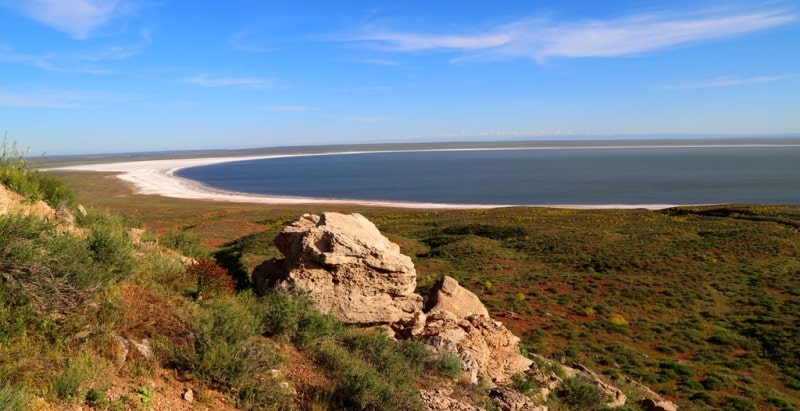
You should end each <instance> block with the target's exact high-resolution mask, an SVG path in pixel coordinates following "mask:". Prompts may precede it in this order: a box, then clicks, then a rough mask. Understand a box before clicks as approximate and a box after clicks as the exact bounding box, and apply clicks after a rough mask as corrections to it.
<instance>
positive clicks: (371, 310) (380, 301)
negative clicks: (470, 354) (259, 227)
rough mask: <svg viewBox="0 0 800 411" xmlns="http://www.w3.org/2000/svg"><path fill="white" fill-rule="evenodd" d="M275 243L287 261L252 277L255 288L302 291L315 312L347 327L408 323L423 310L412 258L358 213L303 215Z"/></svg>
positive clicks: (269, 264)
mask: <svg viewBox="0 0 800 411" xmlns="http://www.w3.org/2000/svg"><path fill="white" fill-rule="evenodd" d="M275 245H276V246H277V247H278V249H279V250H280V251H281V253H283V255H284V256H285V257H286V258H285V260H282V261H273V262H268V263H265V264H263V265H262V267H261V268H260V269H258V270H256V272H255V273H254V282H255V283H257V284H269V285H274V286H275V287H277V288H278V289H282V290H292V289H302V290H305V291H307V292H308V295H309V297H310V298H311V299H312V300H313V301H314V302H315V304H316V306H317V308H318V309H319V310H320V311H322V312H325V313H328V312H330V313H331V314H333V315H334V316H335V317H336V318H337V319H339V320H340V321H342V322H344V323H348V324H392V323H395V322H398V321H408V320H410V319H411V318H413V317H414V315H415V314H417V313H419V312H420V311H421V309H422V297H421V296H420V295H419V294H415V293H414V290H415V288H416V286H417V274H416V271H415V270H414V264H413V263H412V262H411V258H409V257H408V256H405V255H403V254H401V253H400V247H399V246H398V245H397V244H395V243H393V242H391V241H389V239H387V238H386V237H384V236H383V235H382V234H381V233H380V231H378V229H377V228H376V227H375V225H374V224H372V222H370V221H369V220H367V219H366V218H364V217H363V216H361V215H360V214H351V215H343V214H338V213H323V214H322V215H321V216H317V215H309V214H306V215H304V216H302V217H301V218H299V219H298V220H296V221H294V222H293V223H291V224H289V225H287V226H286V227H284V229H283V231H281V233H280V234H279V235H278V237H277V238H276V239H275Z"/></svg>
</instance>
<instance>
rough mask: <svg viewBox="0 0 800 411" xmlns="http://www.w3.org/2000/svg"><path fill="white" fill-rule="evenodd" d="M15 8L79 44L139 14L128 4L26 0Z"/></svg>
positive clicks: (97, 0)
mask: <svg viewBox="0 0 800 411" xmlns="http://www.w3.org/2000/svg"><path fill="white" fill-rule="evenodd" d="M12 7H15V8H17V9H18V10H20V11H21V12H22V13H24V14H25V15H26V16H28V17H29V18H31V19H33V20H36V21H38V22H40V23H42V24H44V25H47V26H49V27H51V28H53V29H55V30H58V31H61V32H64V33H67V34H68V35H69V36H70V37H72V38H74V39H77V40H82V39H86V38H88V37H90V36H91V35H92V34H93V33H94V32H96V31H97V30H98V29H99V28H101V27H103V26H105V25H107V24H108V23H109V22H111V21H113V20H115V19H118V18H121V17H124V16H128V15H131V14H132V13H133V12H134V11H135V10H136V5H135V4H134V3H133V2H130V1H124V0H26V1H21V2H19V4H15V5H12Z"/></svg>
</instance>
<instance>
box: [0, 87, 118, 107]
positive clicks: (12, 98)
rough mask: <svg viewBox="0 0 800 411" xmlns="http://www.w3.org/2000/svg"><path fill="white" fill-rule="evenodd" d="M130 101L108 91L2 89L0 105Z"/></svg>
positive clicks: (79, 105) (86, 103) (60, 105)
mask: <svg viewBox="0 0 800 411" xmlns="http://www.w3.org/2000/svg"><path fill="white" fill-rule="evenodd" d="M127 101H130V99H129V98H126V97H124V96H118V95H113V94H108V93H102V92H100V93H98V92H84V91H26V92H14V91H5V90H0V107H21V108H81V107H97V106H99V105H102V104H105V103H109V102H112V103H119V102H127Z"/></svg>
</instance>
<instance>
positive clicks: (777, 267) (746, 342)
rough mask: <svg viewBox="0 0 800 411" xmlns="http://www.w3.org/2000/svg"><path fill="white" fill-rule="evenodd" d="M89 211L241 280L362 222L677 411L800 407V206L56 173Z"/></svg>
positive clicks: (575, 355) (544, 350) (562, 349)
mask: <svg viewBox="0 0 800 411" xmlns="http://www.w3.org/2000/svg"><path fill="white" fill-rule="evenodd" d="M53 174H54V175H56V176H57V177H58V178H59V179H61V180H63V181H64V182H65V183H66V185H67V186H68V187H70V188H71V189H72V190H73V191H74V192H75V194H76V197H77V200H78V202H80V203H83V204H85V205H87V206H91V207H93V208H99V209H107V210H109V211H111V212H114V213H118V214H121V215H123V216H125V218H126V219H127V220H128V221H127V222H128V223H129V224H131V223H132V224H134V225H141V226H143V227H146V228H147V229H149V230H151V231H153V232H155V233H158V234H159V235H164V234H165V233H172V234H173V235H175V234H180V235H184V236H185V238H189V239H191V238H199V239H202V243H201V244H200V247H201V248H202V250H201V252H205V253H213V254H214V255H215V256H217V257H218V258H220V259H222V260H226V261H227V262H228V263H230V262H231V261H233V260H235V262H236V263H241V264H242V266H243V267H244V268H245V270H250V269H252V267H253V266H255V265H256V264H258V263H260V262H261V261H263V260H264V259H266V258H271V257H277V256H278V255H277V251H276V250H275V248H274V247H273V246H272V239H273V238H274V236H275V235H276V234H277V232H278V231H279V230H280V228H281V227H282V225H283V224H284V223H285V222H287V221H290V220H292V219H294V218H296V217H297V216H299V215H300V214H303V213H318V212H322V211H340V212H359V213H362V214H364V215H365V216H366V217H367V218H369V219H370V220H372V221H373V222H374V223H375V224H376V225H377V226H378V228H379V229H380V230H381V231H382V232H383V233H384V234H386V235H387V236H388V237H389V238H390V239H392V240H393V241H395V242H397V243H399V244H400V246H401V249H402V251H403V252H404V253H405V254H408V255H410V256H411V257H412V258H413V259H414V262H415V264H416V267H417V272H418V282H419V288H420V292H421V293H423V295H424V292H425V290H426V289H427V288H428V287H430V285H431V284H432V283H433V282H434V281H435V280H436V279H438V278H439V277H441V276H442V275H445V274H446V275H450V276H453V277H455V278H456V279H458V280H459V281H460V282H461V283H462V284H463V285H464V286H466V287H467V288H469V289H471V290H472V291H474V292H475V293H476V294H478V296H479V297H480V298H481V300H482V301H484V303H486V305H487V306H488V307H489V309H490V311H492V313H493V314H494V315H495V316H496V317H497V318H499V319H500V320H502V321H503V322H504V323H506V324H507V325H508V326H509V327H510V328H511V329H512V330H513V331H514V332H515V333H517V334H518V335H520V336H521V337H522V339H523V346H524V348H525V349H527V350H529V351H531V352H536V353H541V354H543V355H545V356H549V357H552V358H557V359H560V360H563V361H565V362H580V363H583V364H585V365H588V366H590V367H595V368H597V369H599V370H601V371H602V372H603V373H605V374H606V375H608V376H610V377H611V378H616V377H618V376H622V375H625V376H630V377H632V378H634V379H636V380H639V381H641V382H642V383H644V384H646V385H648V386H650V387H652V388H653V389H655V390H656V391H659V392H661V393H663V394H666V395H667V396H668V397H669V398H671V399H673V400H674V401H676V402H677V403H678V404H679V405H680V406H681V408H682V409H707V408H718V409H732V410H751V409H752V410H755V409H759V410H791V409H798V408H800V280H799V279H800V230H799V228H800V208H799V207H778V206H774V207H761V206H742V207H702V208H679V209H670V210H663V211H647V210H563V209H546V208H507V209H492V210H461V211H445V210H402V209H385V208H370V207H349V206H348V207H343V206H337V205H330V206H325V205H309V206H265V205H248V204H230V203H219V202H213V201H194V200H192V201H190V200H178V199H168V198H162V197H155V196H145V195H138V194H134V193H133V192H132V191H131V190H130V188H129V187H128V186H126V185H125V184H124V183H122V182H120V181H119V180H116V179H114V178H113V176H111V175H105V174H98V173H67V172H59V173H53Z"/></svg>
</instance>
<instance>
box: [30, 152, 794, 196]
mask: <svg viewBox="0 0 800 411" xmlns="http://www.w3.org/2000/svg"><path fill="white" fill-rule="evenodd" d="M556 143H557V142H506V143H495V144H496V145H495V146H491V145H489V144H488V143H482V144H469V143H465V144H447V145H443V144H417V145H398V144H388V145H360V146H330V147H327V148H328V150H323V149H322V148H320V147H307V148H305V150H303V148H300V147H298V148H282V149H274V150H272V153H271V154H266V152H267V149H261V151H260V152H259V151H257V150H245V151H237V152H235V155H222V156H220V155H218V156H214V154H215V153H220V152H193V153H191V152H187V153H161V154H156V153H153V154H150V156H149V157H144V155H140V156H138V157H134V156H133V155H127V156H126V155H118V156H111V157H106V158H105V159H106V160H107V161H110V162H97V161H98V159H99V158H98V157H97V156H87V157H85V158H84V159H85V163H84V164H75V163H76V162H80V160H79V159H78V158H75V159H73V160H72V161H70V163H71V164H72V165H66V166H59V165H58V164H57V163H58V162H55V164H53V167H50V168H47V169H46V170H53V171H56V170H63V171H87V172H112V173H119V174H118V175H117V177H118V178H119V179H121V180H123V181H126V182H129V183H131V184H132V185H133V186H134V189H135V191H136V192H137V193H139V194H147V195H159V196H164V197H172V198H182V199H195V200H212V201H220V202H235V203H256V204H321V203H325V204H349V205H360V206H378V207H398V208H421V209H479V208H500V207H517V206H525V207H548V208H569V209H650V210H660V209H665V208H670V207H675V206H678V205H679V204H596V205H594V204H593V205H585V204H524V205H521V204H508V205H497V204H491V205H488V204H449V203H426V202H400V201H373V200H356V199H332V198H312V197H286V196H275V195H258V194H251V193H240V192H233V191H225V190H220V189H216V188H211V187H208V186H206V185H204V184H202V183H199V182H197V181H194V180H189V179H185V178H181V177H179V176H177V175H176V172H177V171H178V170H180V169H184V168H189V167H198V166H206V165H212V164H219V163H227V162H234V161H246V160H259V159H270V158H285V157H298V156H318V155H345V154H360V153H375V152H404V151H466V150H552V149H606V148H615V149H620V148H642V147H647V148H658V147H669V148H675V147H760V146H775V147H780V146H800V140H798V139H785V140H784V139H770V140H756V139H725V140H720V139H703V140H674V141H664V140H637V141H631V140H628V141H613V142H605V143H604V142H600V141H567V142H560V144H556ZM348 149H349V150H348ZM229 153H230V154H234V152H229ZM249 153H253V154H250V155H248V154H249ZM262 153H263V154H262ZM170 154H172V155H170ZM192 154H194V155H195V156H194V157H192V156H191V155H192ZM142 157H144V158H150V159H144V158H142ZM170 157H172V158H170ZM131 158H142V160H140V161H123V160H130V159H131ZM152 158H158V159H152ZM92 162H93V163H92ZM86 163H92V164H86ZM681 205H685V204H681Z"/></svg>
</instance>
